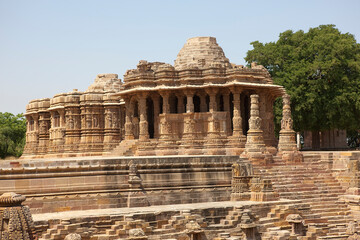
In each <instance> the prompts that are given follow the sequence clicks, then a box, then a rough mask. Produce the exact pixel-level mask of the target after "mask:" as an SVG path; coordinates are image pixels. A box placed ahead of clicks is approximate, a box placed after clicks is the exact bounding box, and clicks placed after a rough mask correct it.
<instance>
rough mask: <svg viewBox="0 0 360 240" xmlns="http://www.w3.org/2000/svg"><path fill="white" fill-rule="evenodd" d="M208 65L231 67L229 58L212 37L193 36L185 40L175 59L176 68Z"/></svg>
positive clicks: (205, 66)
mask: <svg viewBox="0 0 360 240" xmlns="http://www.w3.org/2000/svg"><path fill="white" fill-rule="evenodd" d="M209 66H216V67H228V68H231V64H230V62H229V59H227V58H226V57H225V54H224V51H223V50H222V48H221V47H220V46H219V45H218V44H217V42H216V38H214V37H194V38H190V39H188V40H187V41H186V43H185V45H184V46H183V48H182V49H181V50H180V52H179V54H178V55H177V58H176V60H175V64H174V67H175V69H177V70H182V69H188V68H200V69H201V68H207V67H209Z"/></svg>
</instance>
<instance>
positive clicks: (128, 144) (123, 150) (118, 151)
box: [106, 139, 139, 156]
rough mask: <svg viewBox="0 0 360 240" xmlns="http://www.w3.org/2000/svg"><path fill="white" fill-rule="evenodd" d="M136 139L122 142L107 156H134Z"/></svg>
mask: <svg viewBox="0 0 360 240" xmlns="http://www.w3.org/2000/svg"><path fill="white" fill-rule="evenodd" d="M138 141H139V140H138V139H134V140H123V141H121V142H120V144H119V145H118V146H117V147H116V148H114V149H113V150H112V151H111V152H110V153H107V154H106V155H108V156H134V155H135V153H136V150H137V143H138Z"/></svg>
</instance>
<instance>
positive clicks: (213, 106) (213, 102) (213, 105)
mask: <svg viewBox="0 0 360 240" xmlns="http://www.w3.org/2000/svg"><path fill="white" fill-rule="evenodd" d="M216 90H217V89H216ZM216 90H215V89H209V90H208V91H207V93H208V94H209V98H210V102H209V112H215V111H217V104H216V93H217V91H216Z"/></svg>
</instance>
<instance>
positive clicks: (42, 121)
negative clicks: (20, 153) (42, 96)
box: [38, 112, 51, 154]
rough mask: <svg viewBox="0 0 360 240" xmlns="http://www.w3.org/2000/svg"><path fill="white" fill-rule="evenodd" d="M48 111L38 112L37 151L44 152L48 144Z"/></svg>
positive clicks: (49, 124)
mask: <svg viewBox="0 0 360 240" xmlns="http://www.w3.org/2000/svg"><path fill="white" fill-rule="evenodd" d="M50 126H51V123H50V113H49V112H40V113H39V148H38V151H39V153H42V154H45V153H46V152H47V150H48V145H49V129H50Z"/></svg>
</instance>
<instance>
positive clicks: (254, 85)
mask: <svg viewBox="0 0 360 240" xmlns="http://www.w3.org/2000/svg"><path fill="white" fill-rule="evenodd" d="M233 86H239V87H248V88H261V89H264V88H265V89H266V88H267V89H273V90H275V92H278V95H279V96H282V95H283V93H284V92H285V89H284V87H282V86H279V85H274V84H261V83H245V82H229V83H225V84H214V83H210V84H204V85H182V86H156V87H137V88H133V89H128V90H122V91H121V92H118V93H114V94H113V96H120V97H121V96H124V95H127V94H132V93H136V92H144V91H169V90H183V89H201V88H209V87H221V88H224V87H233ZM276 90H278V91H276Z"/></svg>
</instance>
